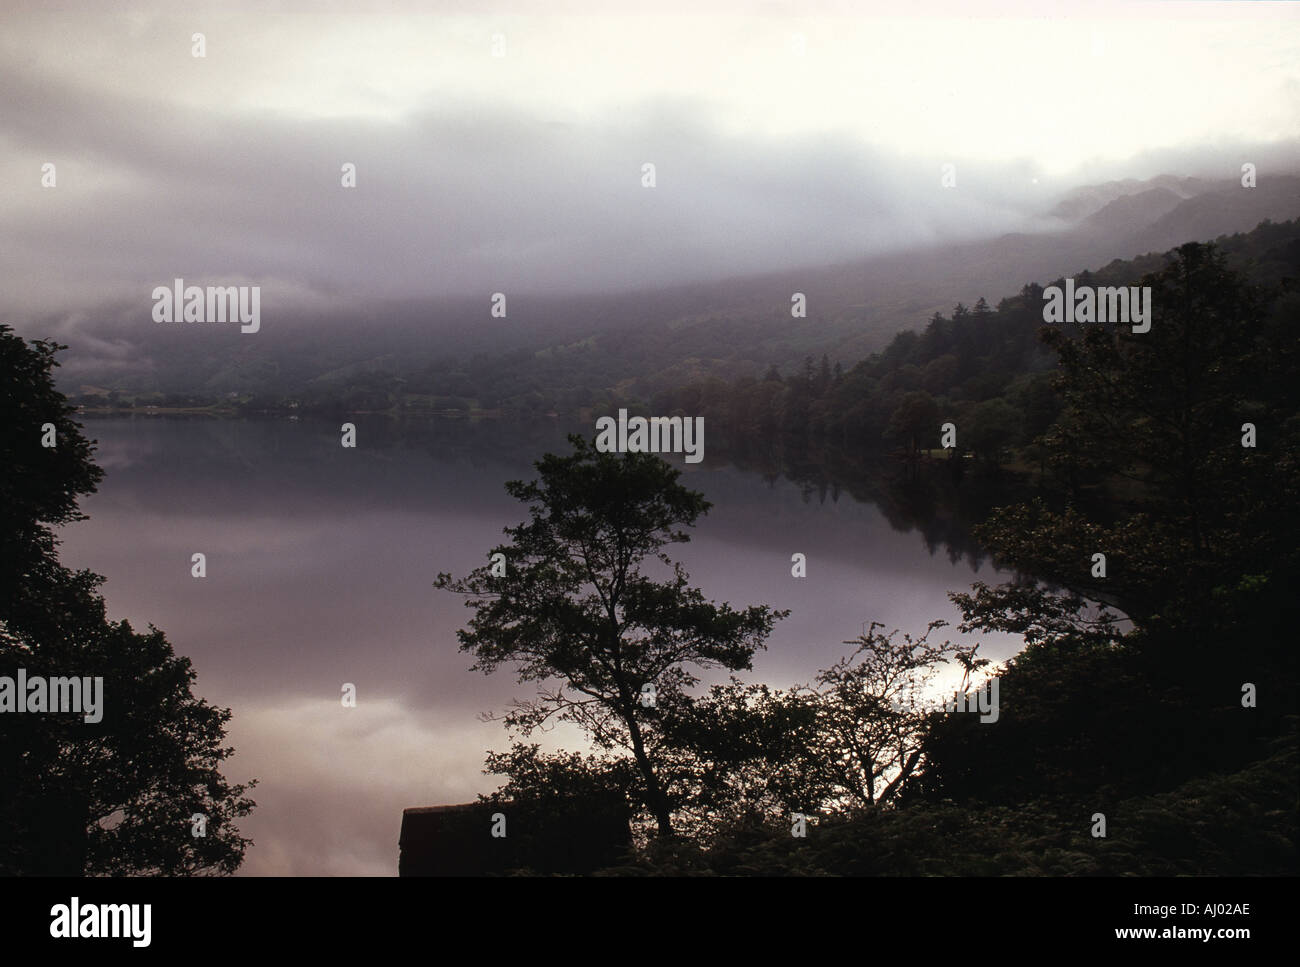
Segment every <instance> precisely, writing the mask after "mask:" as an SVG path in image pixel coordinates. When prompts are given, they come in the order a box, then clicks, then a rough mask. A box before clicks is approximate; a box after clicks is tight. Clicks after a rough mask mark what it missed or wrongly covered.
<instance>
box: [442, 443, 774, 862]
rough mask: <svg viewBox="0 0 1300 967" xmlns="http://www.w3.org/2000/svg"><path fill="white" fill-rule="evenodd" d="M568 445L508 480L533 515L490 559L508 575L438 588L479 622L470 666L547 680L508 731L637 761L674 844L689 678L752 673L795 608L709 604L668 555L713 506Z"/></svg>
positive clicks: (647, 468) (638, 468)
mask: <svg viewBox="0 0 1300 967" xmlns="http://www.w3.org/2000/svg"><path fill="white" fill-rule="evenodd" d="M569 441H570V443H571V444H572V445H573V447H574V452H573V453H572V454H571V455H569V456H557V455H554V454H547V455H546V456H544V457H543V458H542V459H541V460H539V461H538V462H537V463H536V464H535V466H536V468H537V470H538V473H539V474H540V479H538V480H535V481H532V482H528V483H525V482H523V481H518V480H512V481H510V482H508V483H507V484H506V490H507V491H508V492H509V493H510V495H511V496H513V497H515V498H516V499H518V500H520V501H523V502H525V503H528V504H530V505H531V506H530V507H529V518H530V519H529V520H528V521H527V522H526V523H522V524H520V525H518V526H517V527H509V528H506V531H505V533H506V534H507V535H508V536H509V537H510V538H511V543H509V544H506V545H502V546H499V547H496V548H494V549H493V551H492V552H491V553H492V555H497V554H500V555H502V557H501V558H499V559H498V560H499V561H503V562H504V565H505V567H504V570H503V569H502V568H501V567H499V566H497V567H494V566H493V564H492V563H491V562H489V563H488V564H485V565H483V566H482V567H480V568H477V569H476V570H475V571H473V572H472V573H471V574H470V575H468V576H467V577H465V578H461V579H453V578H452V576H451V575H450V574H445V573H444V574H439V575H438V577H437V580H436V581H435V584H434V586H435V587H437V588H440V589H444V590H451V591H455V592H458V593H461V594H465V595H467V596H468V599H467V600H466V602H465V603H466V606H467V607H469V608H471V609H472V610H473V611H474V617H473V618H472V619H471V620H470V622H469V625H468V627H467V628H465V629H462V630H461V631H459V632H458V638H459V640H460V648H461V650H462V651H465V652H469V653H472V654H473V655H474V656H475V663H474V665H473V669H474V670H481V671H484V672H487V673H490V672H492V671H494V670H496V669H497V668H499V667H500V666H502V665H511V666H514V667H515V669H516V671H517V674H518V677H519V681H520V682H537V683H538V697H537V698H536V699H532V700H526V701H519V702H516V703H514V705H513V706H512V708H511V710H510V712H509V713H508V714H507V715H506V716H505V718H504V721H505V724H506V725H507V726H508V727H509V728H511V729H512V730H518V731H520V732H521V733H522V734H523V735H525V736H526V735H529V734H531V733H532V731H533V730H535V729H539V728H543V727H546V726H548V724H550V723H553V722H559V721H568V722H572V723H574V724H576V725H578V726H579V727H580V728H582V729H583V730H584V731H585V732H586V734H587V735H588V737H589V738H590V739H591V740H592V741H593V742H594V744H595V745H596V746H597V747H598V748H600V749H603V750H605V751H610V750H616V751H618V752H619V753H620V754H623V755H630V756H631V758H632V761H633V764H634V766H635V769H636V775H637V777H638V779H639V782H640V785H641V790H640V791H641V795H642V796H643V798H644V802H645V805H646V807H647V808H648V810H649V812H650V813H651V815H652V816H653V818H654V821H655V823H656V825H657V828H658V832H659V834H660V835H661V836H665V837H666V836H669V835H671V833H672V832H673V827H672V809H673V804H674V791H673V789H672V780H671V776H670V775H669V774H668V772H669V771H670V762H669V752H668V750H667V748H666V747H665V745H664V743H663V742H662V729H661V727H660V723H661V722H662V719H663V717H664V716H665V715H671V714H673V710H674V709H680V708H682V707H684V706H687V705H689V702H690V699H689V695H688V689H689V688H690V687H691V686H693V685H695V684H696V683H697V681H698V680H697V679H696V678H695V676H694V675H693V674H692V672H691V671H689V670H688V669H689V668H697V669H707V668H724V669H727V670H730V671H737V670H740V669H747V668H749V667H751V660H752V657H753V654H754V651H755V650H756V649H757V648H760V647H762V646H763V641H764V639H765V638H766V637H767V635H768V634H769V633H770V632H771V629H772V626H773V624H774V623H775V621H776V620H778V619H779V618H782V617H784V616H785V615H786V614H787V612H784V611H782V612H777V611H773V610H772V609H770V608H767V607H751V608H747V609H746V610H744V611H735V610H733V609H732V608H731V607H730V606H728V605H726V604H716V603H714V602H711V601H707V600H705V598H704V595H703V594H702V593H701V592H700V591H699V589H697V588H692V587H690V586H689V584H688V579H687V576H686V574H685V572H684V571H683V569H682V567H681V565H680V564H676V563H674V562H673V561H671V560H670V559H669V558H668V556H667V555H666V554H665V553H664V552H663V550H662V549H663V548H664V547H665V546H666V545H668V544H671V543H680V542H684V541H687V540H689V536H688V535H687V534H686V533H685V532H684V531H683V530H682V529H681V528H682V527H683V526H691V525H693V524H694V523H695V521H696V519H697V518H698V517H699V516H700V515H701V514H704V513H706V512H707V510H708V508H709V506H710V505H709V503H708V501H706V500H705V499H704V498H703V496H702V495H701V494H699V493H696V492H694V491H691V490H688V489H686V488H685V487H683V486H681V485H680V484H678V483H677V478H678V476H679V475H680V471H679V470H676V469H674V468H672V467H670V466H669V465H668V464H666V463H665V462H663V461H662V460H660V459H659V458H658V457H657V456H655V455H654V454H649V453H625V454H622V455H617V454H612V453H602V452H599V451H597V450H596V449H595V447H594V445H593V444H591V443H588V442H587V441H585V440H583V439H582V438H581V437H579V436H576V435H575V436H570V437H569ZM650 559H657V560H658V561H659V562H660V563H661V564H662V565H663V566H664V567H665V568H667V569H668V570H669V572H670V577H668V579H667V580H662V581H656V580H654V579H653V578H652V577H650V576H648V575H647V574H645V573H643V571H642V566H643V563H648V562H649V561H650ZM646 686H650V687H652V688H653V690H654V699H653V702H651V701H648V700H647V699H646V697H645V695H646V693H643V691H642V689H643V688H644V687H646Z"/></svg>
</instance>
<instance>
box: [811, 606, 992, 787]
mask: <svg viewBox="0 0 1300 967" xmlns="http://www.w3.org/2000/svg"><path fill="white" fill-rule="evenodd" d="M944 625H945V622H943V621H932V622H931V623H930V625H929V628H928V629H927V630H926V633H925V634H924V635H922V636H921V637H920V638H916V639H913V638H912V637H911V636H910V635H908V634H904V635H903V636H902V638H901V640H900V639H897V638H896V637H895V635H896V633H894V634H888V635H885V634H881V633H880V632H878V631H877V630H876V629H877V628H879V627H880V625H879V624H877V623H875V622H873V623H872V625H871V627H870V628H869V629H867V631H866V632H865V633H864V634H862V635H861V636H859V637H858V638H857V639H855V640H853V641H847V642H845V644H849V645H856V646H857V647H856V649H855V650H854V652H853V653H852V654H851V655H849V656H847V657H846V658H843V659H841V660H840V661H838V662H836V663H835V664H834V665H832V666H831V667H830V668H828V669H826V670H824V671H822V672H819V673H818V675H817V679H816V682H815V684H814V685H813V686H812V687H811V688H810V689H808V690H807V694H808V696H809V701H810V704H811V705H812V707H813V708H814V709H815V710H816V729H815V737H814V739H813V741H812V742H811V743H810V745H809V746H808V748H807V756H808V758H809V759H810V760H811V761H812V762H813V763H815V767H814V775H815V776H817V777H818V779H819V780H820V782H819V787H820V788H825V789H827V790H828V791H829V793H830V804H831V805H832V806H834V807H838V808H850V809H851V808H863V807H873V806H882V805H886V804H889V803H890V802H892V801H893V800H894V799H895V798H896V797H897V796H898V794H899V792H900V791H901V789H902V788H903V785H904V783H906V782H907V781H908V779H910V778H911V777H912V776H913V775H915V774H916V773H917V772H918V771H919V769H920V768H921V766H922V765H923V755H924V740H925V736H926V734H927V732H928V727H929V719H930V714H931V713H930V712H929V711H928V710H927V708H926V705H927V702H926V700H925V689H926V687H927V686H928V685H929V684H930V683H931V681H932V680H933V678H934V676H935V674H936V673H937V671H938V666H939V665H941V664H944V663H945V662H947V661H949V660H956V661H957V662H958V663H959V664H960V665H961V666H962V668H964V669H965V670H966V674H965V676H964V677H963V679H962V688H963V689H964V688H965V687H966V686H967V685H968V684H969V683H970V675H971V673H972V672H973V671H974V670H976V669H978V668H981V667H983V666H984V665H986V664H988V662H987V661H986V660H984V659H979V658H976V657H975V649H974V648H973V647H963V646H959V645H954V644H952V643H951V642H948V641H944V642H942V643H941V644H934V643H931V642H930V641H929V640H928V639H929V636H930V632H932V631H934V630H935V629H937V628H941V627H943V626H944Z"/></svg>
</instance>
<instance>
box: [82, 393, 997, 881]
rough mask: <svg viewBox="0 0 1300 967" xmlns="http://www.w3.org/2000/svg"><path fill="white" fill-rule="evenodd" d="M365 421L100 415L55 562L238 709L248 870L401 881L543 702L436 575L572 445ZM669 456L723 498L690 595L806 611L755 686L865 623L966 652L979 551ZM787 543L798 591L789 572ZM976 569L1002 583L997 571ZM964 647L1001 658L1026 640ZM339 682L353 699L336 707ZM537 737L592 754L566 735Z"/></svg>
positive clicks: (690, 550) (517, 514) (522, 434)
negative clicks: (949, 550) (155, 636)
mask: <svg viewBox="0 0 1300 967" xmlns="http://www.w3.org/2000/svg"><path fill="white" fill-rule="evenodd" d="M352 419H353V421H354V422H355V423H356V424H357V428H358V434H357V443H358V446H357V448H356V449H345V448H343V447H342V446H340V434H339V428H338V423H337V422H321V421H312V420H303V421H298V422H291V421H288V420H265V421H255V420H236V419H229V420H222V419H202V418H179V417H164V416H153V417H144V416H137V417H131V418H111V419H92V418H86V419H85V426H86V433H87V435H88V436H89V437H91V438H93V439H96V440H97V441H98V449H97V453H96V459H97V461H98V463H99V464H100V465H101V466H102V467H104V469H105V471H106V475H105V478H104V481H103V482H102V484H101V485H100V489H99V492H98V493H96V494H93V495H91V496H90V497H88V498H86V499H84V500H83V501H82V509H83V510H84V511H85V512H86V513H87V514H89V515H90V519H89V520H86V521H81V522H78V523H75V524H71V525H68V526H67V527H64V528H62V530H61V532H60V533H61V536H62V539H63V546H62V550H61V557H62V560H63V562H64V563H65V564H66V565H68V566H70V567H74V568H80V567H85V568H89V569H91V570H93V571H96V572H98V573H100V574H103V575H105V576H106V577H107V582H106V583H105V585H104V587H103V593H104V595H105V598H106V599H107V602H108V610H109V614H110V616H111V617H112V618H114V619H123V618H125V619H128V620H130V622H131V623H132V625H134V626H136V627H137V628H138V629H141V630H143V629H144V628H146V627H147V626H148V625H149V624H151V623H152V624H154V625H156V626H157V627H158V628H160V629H161V630H163V631H164V632H165V633H166V634H167V637H168V639H169V640H170V641H171V643H172V645H173V647H174V648H175V649H176V651H177V652H178V653H179V654H183V655H187V656H189V657H190V658H191V659H192V661H193V662H194V667H195V669H196V670H197V672H198V681H197V684H196V686H195V690H196V693H197V694H199V695H202V696H203V697H204V698H206V699H207V700H208V701H210V702H212V703H213V704H216V705H221V706H229V707H230V708H231V709H232V710H233V712H234V717H233V719H232V720H231V723H230V732H229V736H228V744H231V745H233V746H234V747H235V749H236V750H237V751H236V754H235V755H234V756H233V757H232V758H231V759H229V760H228V761H227V764H226V766H225V773H226V775H227V777H228V778H229V779H231V780H232V781H245V780H246V779H248V778H251V777H257V778H259V779H260V780H261V781H260V784H259V785H258V787H257V788H256V789H254V790H253V791H252V793H251V795H252V797H253V798H254V799H256V800H257V802H258V808H257V809H256V810H254V812H253V814H252V816H250V817H249V818H247V819H246V820H244V822H243V824H242V829H243V832H244V835H246V836H249V837H251V838H252V839H253V840H254V841H255V845H254V846H252V847H250V849H249V851H248V854H247V859H246V861H245V864H244V867H243V870H242V872H243V873H244V874H285V875H300V874H308V875H331V874H359V875H368V874H373V875H395V874H396V872H397V855H398V851H397V837H398V830H399V827H400V823H401V815H402V810H403V809H404V808H405V807H408V806H427V805H437V804H441V803H455V802H466V801H470V800H472V799H473V798H474V797H475V795H476V794H478V793H480V792H489V791H491V790H492V789H494V788H496V786H497V785H498V784H499V783H498V780H497V779H496V778H495V777H490V776H485V775H483V774H482V772H481V769H482V764H483V758H484V755H485V753H486V752H487V751H488V750H489V749H505V748H506V747H507V746H508V741H507V736H506V734H505V730H504V728H503V727H502V726H501V725H500V724H498V723H492V722H485V721H482V720H481V719H480V713H482V712H485V711H489V710H494V709H495V710H500V709H502V708H503V707H504V706H505V704H506V703H507V702H509V700H510V699H511V698H512V697H515V696H518V697H521V698H523V697H528V696H530V695H531V692H530V691H529V689H527V688H526V687H523V686H518V685H516V684H515V682H514V681H513V679H512V678H511V677H510V675H508V674H506V673H504V672H499V673H497V674H495V675H492V676H485V675H483V674H481V673H476V672H470V671H469V670H468V668H469V665H470V663H471V662H470V658H469V656H467V655H465V654H463V653H461V652H459V651H458V647H457V641H456V637H455V633H456V630H457V629H458V628H459V627H461V626H462V624H463V623H464V622H465V621H466V620H467V618H468V617H469V615H470V612H469V611H468V610H467V609H466V608H465V607H464V605H463V602H462V600H461V599H460V598H459V597H457V596H454V595H451V594H448V593H445V592H436V591H434V590H433V588H432V586H431V584H432V581H433V579H434V577H435V575H436V574H437V573H438V572H440V571H449V572H451V573H453V574H456V575H460V574H464V573H467V572H468V571H469V570H471V569H472V568H474V567H476V566H478V565H479V564H481V563H483V562H484V561H485V559H486V553H487V551H488V549H489V548H491V547H492V546H494V545H496V544H498V543H500V542H501V541H502V540H503V535H502V533H501V531H502V528H503V527H505V526H508V525H513V524H517V523H519V522H520V521H522V520H523V519H524V518H525V516H526V512H525V510H524V508H523V506H522V505H521V504H519V503H518V502H516V501H515V500H514V499H513V498H511V497H510V496H509V495H508V494H506V492H505V490H504V488H503V486H502V484H503V483H504V482H505V481H506V480H508V479H518V478H525V477H531V475H532V473H531V471H532V467H531V463H532V461H533V460H535V459H537V458H538V457H540V456H541V455H542V454H543V453H544V452H547V451H548V450H549V451H552V452H566V451H567V443H566V442H565V440H564V435H563V433H562V432H561V431H560V429H559V428H558V427H556V426H554V425H551V424H546V423H542V424H539V425H538V426H536V427H529V428H521V427H517V426H509V427H505V426H501V425H497V424H491V423H477V424H476V423H470V422H469V421H443V422H437V423H428V424H422V425H420V426H418V427H415V428H413V427H411V426H409V425H407V426H401V425H398V424H395V423H393V422H391V421H388V420H386V419H383V418H378V417H376V418H373V419H366V418H352ZM671 460H672V461H673V462H674V463H675V465H676V466H679V467H681V468H682V469H683V470H684V474H683V477H682V482H683V483H685V484H686V485H687V486H690V487H691V488H693V489H696V490H699V491H702V492H703V493H704V494H705V496H706V497H707V498H708V499H709V500H711V501H712V502H713V504H714V507H713V509H712V510H711V511H710V512H709V514H708V515H707V516H705V517H703V518H701V520H700V521H699V522H698V524H697V525H696V527H695V529H694V531H693V537H692V541H691V542H690V543H689V544H685V545H676V546H670V547H669V549H668V550H669V552H670V554H671V555H672V556H673V557H675V558H676V559H678V560H680V561H681V562H682V563H683V564H684V565H685V567H686V569H687V571H688V573H689V574H690V576H691V579H692V583H694V584H695V585H697V586H699V587H700V588H702V589H703V591H704V593H705V596H706V597H708V598H711V599H714V600H718V601H727V602H729V603H731V604H732V605H733V606H735V607H744V606H747V605H750V604H768V605H771V606H773V607H776V608H789V609H790V612H791V613H790V616H789V617H788V618H787V619H786V620H785V621H783V622H780V623H778V625H777V627H776V630H775V632H774V633H773V634H772V636H771V637H770V638H769V639H768V647H767V650H765V651H761V652H759V653H758V655H757V656H756V658H755V662H754V670H753V672H752V673H748V674H746V675H745V676H744V677H745V678H747V679H749V680H762V681H767V682H769V683H771V684H773V685H776V686H788V685H790V684H793V683H796V682H807V681H809V680H811V679H812V677H813V676H814V675H815V674H816V672H817V671H818V670H819V669H821V668H824V667H826V666H828V665H830V664H832V663H833V662H834V661H835V660H837V659H838V658H840V657H841V656H843V655H844V654H847V653H848V651H850V650H851V649H850V648H849V647H848V646H846V645H844V644H843V642H844V640H845V639H849V638H852V637H855V636H856V635H859V634H861V633H862V631H863V629H864V625H865V624H866V623H868V622H870V621H879V622H882V623H883V624H884V625H885V626H886V628H887V629H892V628H895V627H896V628H899V629H902V630H903V631H909V632H912V633H913V634H914V635H919V634H920V633H923V632H924V630H925V626H926V624H927V623H928V622H929V621H930V620H932V619H935V618H943V619H946V620H948V621H950V622H951V623H952V624H953V625H954V627H950V628H947V629H944V631H946V632H948V633H949V635H948V637H951V638H953V639H954V640H956V639H958V638H962V636H959V635H957V634H956V631H955V625H956V622H957V619H958V617H959V616H958V613H957V611H956V609H955V608H954V607H953V606H952V604H951V603H950V602H949V601H948V599H947V597H946V594H947V592H948V591H950V590H964V589H966V588H967V587H968V586H969V584H970V583H971V581H972V580H974V579H975V576H976V570H977V566H976V565H975V564H973V563H972V562H971V560H970V559H969V558H968V557H962V556H960V555H954V554H945V553H941V552H940V553H935V552H933V550H932V549H931V548H930V547H927V542H926V541H925V540H923V539H922V536H921V534H920V533H919V532H917V531H915V530H898V529H895V527H893V526H891V524H890V523H889V521H888V520H887V519H886V516H885V515H884V514H883V513H882V512H881V511H880V509H878V508H877V507H876V506H875V505H873V504H870V503H862V502H858V501H856V500H853V499H852V498H850V497H848V496H847V495H843V494H841V495H839V497H838V499H833V498H832V497H825V499H821V497H820V496H819V495H818V494H816V493H813V494H811V495H810V494H809V493H807V489H806V488H803V487H800V486H798V485H796V484H794V483H791V482H789V481H787V480H784V479H781V480H777V479H771V478H770V476H766V477H765V476H764V475H760V474H758V473H754V472H751V471H745V470H741V469H737V468H736V467H734V466H729V465H724V464H722V463H721V462H720V460H718V459H714V460H710V457H709V451H708V449H707V448H706V450H705V458H704V460H703V461H702V462H701V463H698V464H685V463H684V462H683V461H682V457H681V456H677V457H673V458H671ZM936 550H938V549H936ZM196 552H202V553H203V554H204V555H206V559H207V562H206V563H207V576H206V577H204V578H201V579H200V578H195V577H193V576H191V573H190V571H191V555H193V554H194V553H196ZM794 553H802V554H805V555H806V556H807V577H806V578H802V579H801V578H795V577H792V576H791V555H792V554H794ZM979 576H980V578H982V579H983V580H985V581H989V582H990V583H993V582H995V581H996V580H997V579H998V578H997V572H996V571H993V570H992V569H991V568H990V567H989V566H988V565H987V564H986V565H985V566H984V567H983V568H982V569H980V575H979ZM963 640H972V641H973V640H981V641H982V642H983V644H982V646H981V649H980V654H981V655H983V656H985V657H988V658H993V659H997V660H1002V659H1005V658H1007V657H1009V656H1010V655H1012V654H1014V653H1015V651H1016V650H1017V649H1018V648H1019V645H1020V642H1019V640H1018V639H1014V638H1010V637H1008V636H988V635H985V636H981V637H980V638H979V639H973V638H972V639H963ZM344 683H352V684H354V685H355V686H356V694H357V707H356V708H344V707H343V706H342V704H341V703H340V694H341V691H340V690H341V687H342V685H343V684H344ZM110 699H111V697H110ZM547 744H560V745H566V746H567V747H569V748H575V747H576V742H575V737H574V736H573V735H571V734H570V735H553V736H551V737H549V741H548V743H547Z"/></svg>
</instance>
